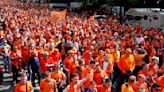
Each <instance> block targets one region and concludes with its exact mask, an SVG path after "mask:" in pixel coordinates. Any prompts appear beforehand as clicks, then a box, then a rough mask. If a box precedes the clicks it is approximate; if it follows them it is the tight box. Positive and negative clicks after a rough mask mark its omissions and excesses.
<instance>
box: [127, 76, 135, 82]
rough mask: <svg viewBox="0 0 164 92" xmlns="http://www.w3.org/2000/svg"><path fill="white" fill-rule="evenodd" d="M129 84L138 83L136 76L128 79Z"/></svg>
mask: <svg viewBox="0 0 164 92" xmlns="http://www.w3.org/2000/svg"><path fill="white" fill-rule="evenodd" d="M128 81H129V82H135V81H136V77H135V76H134V75H132V76H130V77H129V79H128Z"/></svg>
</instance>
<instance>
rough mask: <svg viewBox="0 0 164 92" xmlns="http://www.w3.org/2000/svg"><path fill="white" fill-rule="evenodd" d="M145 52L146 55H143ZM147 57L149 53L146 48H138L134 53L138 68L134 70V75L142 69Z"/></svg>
mask: <svg viewBox="0 0 164 92" xmlns="http://www.w3.org/2000/svg"><path fill="white" fill-rule="evenodd" d="M142 52H144V53H142ZM146 55H147V52H146V51H145V49H144V48H138V49H137V50H136V51H135V53H134V59H135V64H136V67H135V69H134V75H135V76H136V75H137V74H138V72H139V71H140V70H141V69H142V63H143V62H142V61H143V58H144V57H145V56H146Z"/></svg>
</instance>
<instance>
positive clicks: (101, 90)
mask: <svg viewBox="0 0 164 92" xmlns="http://www.w3.org/2000/svg"><path fill="white" fill-rule="evenodd" d="M97 90H98V92H111V88H105V87H104V86H103V85H98V86H97Z"/></svg>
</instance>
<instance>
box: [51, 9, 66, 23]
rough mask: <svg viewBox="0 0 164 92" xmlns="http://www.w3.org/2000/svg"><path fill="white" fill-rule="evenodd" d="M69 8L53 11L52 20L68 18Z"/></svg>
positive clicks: (53, 21) (54, 21)
mask: <svg viewBox="0 0 164 92" xmlns="http://www.w3.org/2000/svg"><path fill="white" fill-rule="evenodd" d="M66 14H67V10H63V11H51V22H52V23H56V22H57V21H61V20H64V19H65V18H66Z"/></svg>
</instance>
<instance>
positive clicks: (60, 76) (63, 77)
mask: <svg viewBox="0 0 164 92" xmlns="http://www.w3.org/2000/svg"><path fill="white" fill-rule="evenodd" d="M51 78H53V79H54V80H58V79H61V80H66V75H65V74H64V73H63V72H62V71H58V72H52V73H51Z"/></svg>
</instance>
